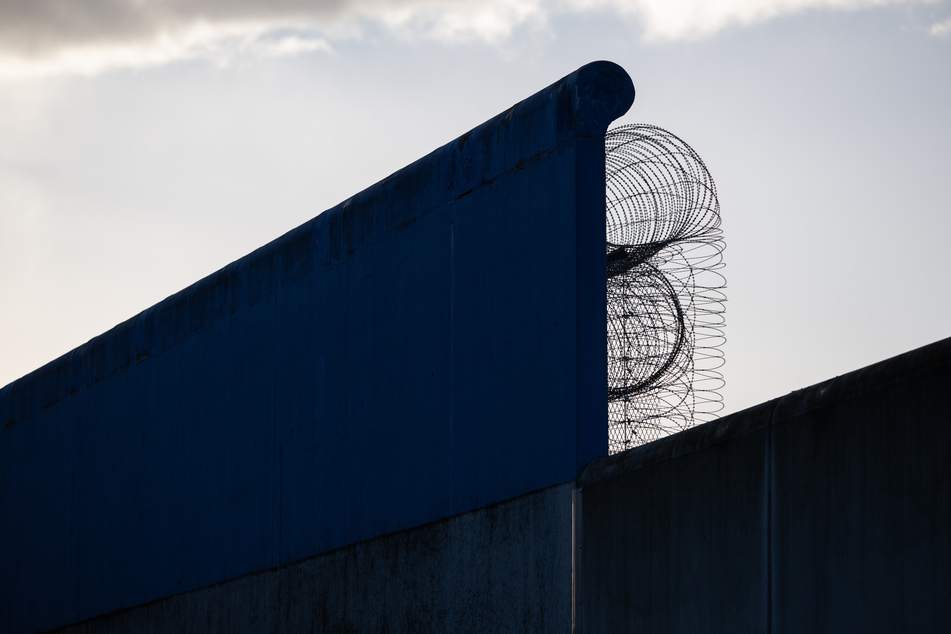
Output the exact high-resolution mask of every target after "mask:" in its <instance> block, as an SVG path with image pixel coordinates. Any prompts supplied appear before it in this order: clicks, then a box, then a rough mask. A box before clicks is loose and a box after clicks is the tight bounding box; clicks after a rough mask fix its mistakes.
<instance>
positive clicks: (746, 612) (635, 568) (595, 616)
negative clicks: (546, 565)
mask: <svg viewBox="0 0 951 634" xmlns="http://www.w3.org/2000/svg"><path fill="white" fill-rule="evenodd" d="M578 486H579V487H580V488H581V499H582V505H581V513H580V515H581V521H582V527H583V529H582V530H583V535H582V538H581V540H580V541H581V546H582V548H581V552H582V553H583V555H582V564H581V565H582V571H583V586H582V590H581V593H580V595H579V597H578V598H579V599H580V601H581V606H580V609H579V612H580V613H581V615H582V616H583V620H582V621H581V626H582V629H581V630H580V631H583V632H585V633H593V632H621V631H637V632H645V633H646V632H664V633H671V634H672V633H678V632H705V633H709V632H773V633H775V634H779V633H782V632H790V633H792V632H830V633H832V632H836V633H839V632H948V631H951V339H946V340H944V341H940V342H938V343H935V344H932V345H930V346H926V347H924V348H921V349H918V350H914V351H912V352H909V353H907V354H904V355H901V356H899V357H895V358H893V359H889V360H887V361H884V362H881V363H878V364H875V365H873V366H870V367H868V368H865V369H862V370H858V371H856V372H852V373H850V374H847V375H844V376H841V377H838V378H836V379H833V380H831V381H826V382H825V383H821V384H819V385H816V386H813V387H810V388H807V389H804V390H800V391H798V392H794V393H792V394H789V395H788V396H785V397H783V398H780V399H776V400H773V401H770V402H768V403H764V404H762V405H759V406H757V407H754V408H751V409H749V410H746V411H743V412H740V413H737V414H734V415H732V416H728V417H725V418H723V419H720V420H718V421H715V422H712V423H708V424H706V425H702V426H700V427H696V428H694V429H691V430H688V431H686V432H683V433H680V434H677V435H676V436H672V437H669V438H666V439H664V440H660V441H657V442H654V443H652V444H649V445H646V446H644V447H641V448H638V449H633V450H631V451H629V452H625V453H622V454H617V455H614V456H611V457H608V458H602V459H599V460H597V461H595V462H593V463H592V464H591V465H589V467H588V468H586V469H585V470H584V472H583V473H582V474H581V476H580V477H579V479H578Z"/></svg>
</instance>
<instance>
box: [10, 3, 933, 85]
mask: <svg viewBox="0 0 951 634" xmlns="http://www.w3.org/2000/svg"><path fill="white" fill-rule="evenodd" d="M933 1H936V0H716V1H711V0H550V1H545V0H481V1H477V0H271V1H270V2H266V3H265V2H259V1H257V0H83V2H70V1H64V0H3V2H0V78H3V77H11V76H12V77H17V76H30V75H37V74H51V73H69V74H81V75H93V74H97V73H101V72H105V71H109V70H113V69H118V68H141V67H149V66H156V65H161V64H166V63H169V62H173V61H176V60H183V59H195V58H205V59H211V60H213V61H215V62H216V63H223V64H226V63H227V62H228V60H229V59H231V58H232V57H233V56H234V55H238V54H251V55H256V56H262V57H274V56H290V55H300V54H303V53H309V52H314V51H324V52H329V51H331V45H330V40H332V39H334V37H335V36H339V35H340V34H341V33H343V34H353V33H359V32H360V29H361V28H362V27H363V26H366V25H368V24H377V25H380V26H382V27H383V28H384V29H385V30H387V31H389V32H390V33H392V34H394V35H396V36H398V37H403V38H424V39H432V40H436V41H439V42H441V43H444V44H447V45H451V44H458V43H466V42H473V41H476V42H485V43H487V44H499V43H501V42H503V41H505V40H506V39H508V38H509V37H511V36H512V34H513V33H514V31H515V30H516V29H519V28H523V27H526V26H527V27H531V28H543V27H545V26H546V25H547V24H548V22H549V20H550V18H552V17H555V16H558V15H562V16H563V15H572V14H580V13H585V12H590V11H599V12H609V13H612V14H614V15H617V16H619V17H621V18H624V19H628V20H630V21H631V22H632V24H636V25H638V27H639V30H640V33H641V34H642V35H643V37H644V38H646V39H647V40H653V41H665V40H667V41H672V40H684V39H698V38H703V37H709V36H712V35H713V34H715V33H717V32H719V31H721V30H723V29H725V28H729V27H735V26H749V25H754V24H758V23H762V22H766V21H768V20H771V19H774V18H777V17H781V16H785V15H791V14H795V13H799V12H803V11H808V10H839V11H852V10H860V9H865V8H870V7H876V6H884V5H902V4H906V5H907V4H918V3H926V2H933ZM949 29H951V26H949V23H948V21H945V22H942V23H940V24H936V25H934V26H933V27H932V28H931V31H930V32H931V33H932V34H933V35H943V34H946V33H947V31H948V30H949ZM288 33H290V34H289V35H288ZM276 34H284V35H276Z"/></svg>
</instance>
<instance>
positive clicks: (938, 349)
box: [577, 337, 951, 488]
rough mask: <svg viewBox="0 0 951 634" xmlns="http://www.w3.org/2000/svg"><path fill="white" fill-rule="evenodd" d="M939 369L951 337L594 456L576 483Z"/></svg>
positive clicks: (947, 357)
mask: <svg viewBox="0 0 951 634" xmlns="http://www.w3.org/2000/svg"><path fill="white" fill-rule="evenodd" d="M939 373H943V374H945V375H948V378H949V379H951V337H949V338H947V339H942V340H940V341H936V342H934V343H931V344H928V345H926V346H922V347H921V348H916V349H914V350H910V351H908V352H905V353H903V354H900V355H898V356H895V357H891V358H889V359H886V360H884V361H879V362H878V363H874V364H872V365H869V366H866V367H864V368H860V369H858V370H854V371H852V372H849V373H847V374H843V375H841V376H837V377H835V378H834V379H829V380H826V381H823V382H821V383H817V384H815V385H812V386H809V387H806V388H802V389H800V390H796V391H794V392H790V393H789V394H787V395H785V396H781V397H778V398H774V399H772V400H769V401H766V402H764V403H760V404H759V405H754V406H753V407H750V408H747V409H745V410H742V411H739V412H736V413H733V414H730V415H728V416H724V417H723V418H720V419H718V420H714V421H710V422H709V423H704V424H702V425H698V426H696V427H692V428H690V429H687V430H685V431H682V432H679V433H677V434H673V435H671V436H667V437H666V438H661V439H659V440H655V441H654V442H651V443H648V444H646V445H642V446H640V447H635V448H633V449H629V450H627V451H623V452H621V453H617V454H614V455H611V456H606V457H603V458H598V459H596V460H594V461H593V462H591V463H590V464H588V465H587V466H586V467H585V468H584V470H583V471H582V472H581V474H579V476H578V481H577V482H578V488H583V487H585V486H590V485H594V484H596V483H598V482H603V481H606V480H611V479H614V478H618V477H621V476H624V475H627V474H630V473H633V472H635V471H637V470H639V469H643V468H645V467H648V466H651V465H655V464H659V463H662V462H666V461H668V460H673V459H676V458H679V457H682V456H685V455H688V454H692V453H696V452H698V451H702V450H704V449H707V448H710V447H713V446H714V445H718V444H721V443H724V442H727V441H729V440H731V439H734V438H740V437H742V436H745V435H747V434H750V433H754V432H756V431H759V430H763V429H766V428H767V427H769V426H770V425H778V424H782V423H784V422H786V421H790V420H792V419H795V418H798V417H801V416H803V415H806V414H808V413H809V412H812V411H815V410H818V409H823V408H829V407H835V406H841V405H842V404H843V403H846V402H848V401H850V400H852V399H855V398H861V397H863V396H867V395H870V394H874V393H876V392H878V391H880V390H882V389H883V388H885V387H887V386H890V385H893V384H896V383H901V382H907V381H914V380H917V378H919V377H921V376H923V375H931V376H933V375H936V374H939Z"/></svg>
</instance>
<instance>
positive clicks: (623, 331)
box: [605, 124, 726, 453]
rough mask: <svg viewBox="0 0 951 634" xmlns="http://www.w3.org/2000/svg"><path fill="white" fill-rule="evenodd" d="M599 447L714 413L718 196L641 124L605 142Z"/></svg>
mask: <svg viewBox="0 0 951 634" xmlns="http://www.w3.org/2000/svg"><path fill="white" fill-rule="evenodd" d="M605 153H606V181H607V182H606V201H605V203H606V209H605V212H606V229H607V244H606V249H607V308H608V323H607V334H608V349H607V352H608V450H609V452H610V453H617V452H619V451H623V450H625V449H629V448H631V447H635V446H637V445H641V444H643V443H646V442H650V441H651V440H655V439H657V438H660V437H662V436H666V435H668V434H671V433H674V432H677V431H680V430H682V429H686V428H687V427H690V426H691V425H693V424H695V423H698V422H706V421H708V420H711V419H713V418H715V417H716V414H717V413H718V412H719V411H720V410H721V409H722V408H723V402H722V398H721V396H720V393H719V390H720V389H721V388H722V387H723V384H724V382H723V375H722V374H721V373H720V368H721V367H722V365H723V351H722V349H721V347H720V346H721V345H722V343H723V342H724V336H723V326H724V318H723V302H724V301H725V299H726V298H725V296H724V294H723V289H724V288H725V280H724V278H723V275H722V274H721V273H720V269H722V267H723V248H724V242H723V238H722V232H721V230H720V204H719V202H718V201H717V194H716V187H715V186H714V183H713V179H712V178H711V177H710V173H709V172H708V171H707V168H706V166H705V165H704V163H703V161H702V160H701V159H700V157H699V156H698V155H697V153H696V152H694V151H693V149H691V148H690V146H688V145H687V144H686V143H684V142H683V141H682V140H681V139H680V138H678V137H677V136H675V135H673V134H671V133H670V132H667V131H666V130H663V129H662V128H658V127H656V126H651V125H642V124H637V125H627V126H622V127H618V128H615V129H613V130H609V131H608V133H607V134H606V135H605Z"/></svg>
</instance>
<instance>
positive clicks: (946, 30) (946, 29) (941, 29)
mask: <svg viewBox="0 0 951 634" xmlns="http://www.w3.org/2000/svg"><path fill="white" fill-rule="evenodd" d="M928 33H929V34H931V35H934V36H935V37H947V36H948V35H951V18H948V19H947V20H945V21H944V22H938V23H937V24H932V25H931V28H930V29H928Z"/></svg>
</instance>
